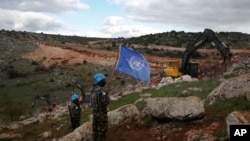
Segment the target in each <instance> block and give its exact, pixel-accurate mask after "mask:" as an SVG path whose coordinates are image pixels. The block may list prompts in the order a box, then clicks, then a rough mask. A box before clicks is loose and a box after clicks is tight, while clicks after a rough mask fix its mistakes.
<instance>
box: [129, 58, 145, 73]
mask: <svg viewBox="0 0 250 141" xmlns="http://www.w3.org/2000/svg"><path fill="white" fill-rule="evenodd" d="M129 66H130V67H131V68H132V69H133V70H141V69H142V68H143V67H144V66H145V62H144V60H143V59H142V58H140V57H136V56H132V57H131V58H130V60H129Z"/></svg>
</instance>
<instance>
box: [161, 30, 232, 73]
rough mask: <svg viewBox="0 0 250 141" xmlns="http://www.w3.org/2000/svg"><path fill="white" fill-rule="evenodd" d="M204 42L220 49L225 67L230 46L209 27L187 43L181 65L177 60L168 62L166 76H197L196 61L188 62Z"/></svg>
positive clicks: (228, 63) (227, 63)
mask: <svg viewBox="0 0 250 141" xmlns="http://www.w3.org/2000/svg"><path fill="white" fill-rule="evenodd" d="M205 43H211V44H212V45H213V46H214V47H216V48H217V50H218V51H220V53H221V56H222V58H223V60H224V65H225V68H226V67H227V66H228V65H230V62H231V57H232V53H231V52H230V48H229V47H228V46H226V44H225V43H224V42H222V41H220V40H219V39H218V37H217V36H216V35H215V32H214V31H212V30H211V29H205V30H204V32H203V33H201V34H200V35H199V36H198V37H197V38H196V39H195V40H194V41H193V43H189V44H188V45H187V47H186V49H185V51H184V52H183V55H182V62H181V65H180V64H179V63H178V62H170V63H169V67H168V68H166V69H164V71H165V73H166V74H167V75H168V76H172V77H179V76H181V75H184V74H188V75H190V76H192V77H197V76H198V63H195V62H189V60H190V58H191V56H192V54H193V53H194V52H195V51H196V50H197V49H199V48H200V47H202V46H203V45H204V44H205Z"/></svg>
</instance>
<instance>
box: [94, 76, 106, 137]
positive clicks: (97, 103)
mask: <svg viewBox="0 0 250 141" xmlns="http://www.w3.org/2000/svg"><path fill="white" fill-rule="evenodd" d="M105 84H106V81H105V76H104V75H103V74H102V73H97V74H96V75H95V76H94V85H93V87H92V90H91V95H92V107H93V126H92V127H93V141H105V140H106V137H107V133H108V115H107V105H108V104H109V97H108V93H107V92H106V91H105V90H104V89H103V87H104V86H105Z"/></svg>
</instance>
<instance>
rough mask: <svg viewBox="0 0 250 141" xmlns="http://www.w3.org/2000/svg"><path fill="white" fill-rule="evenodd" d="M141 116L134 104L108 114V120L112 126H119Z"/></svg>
mask: <svg viewBox="0 0 250 141" xmlns="http://www.w3.org/2000/svg"><path fill="white" fill-rule="evenodd" d="M139 115H140V112H139V110H138V108H137V107H136V106H135V105H133V104H128V105H125V106H122V107H120V108H118V109H115V110H113V111H110V112H108V120H109V124H110V125H119V124H121V123H124V122H126V121H129V120H133V119H137V118H138V117H139Z"/></svg>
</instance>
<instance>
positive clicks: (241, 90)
mask: <svg viewBox="0 0 250 141" xmlns="http://www.w3.org/2000/svg"><path fill="white" fill-rule="evenodd" d="M249 86H250V73H247V74H244V75H240V76H239V77H235V78H230V79H228V80H225V81H224V82H222V83H221V84H220V85H219V86H218V87H217V88H215V89H214V90H213V91H212V92H211V93H210V94H209V95H208V96H207V98H206V102H208V103H209V104H210V105H211V104H214V103H215V102H217V101H220V100H226V99H230V98H236V97H246V93H247V92H249V91H250V87H249Z"/></svg>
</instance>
